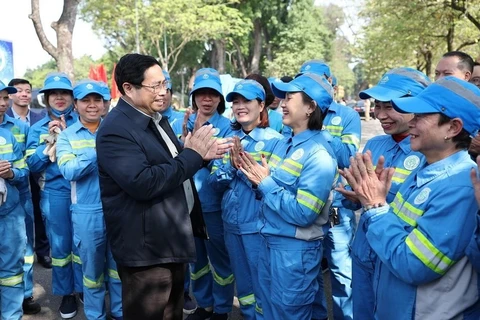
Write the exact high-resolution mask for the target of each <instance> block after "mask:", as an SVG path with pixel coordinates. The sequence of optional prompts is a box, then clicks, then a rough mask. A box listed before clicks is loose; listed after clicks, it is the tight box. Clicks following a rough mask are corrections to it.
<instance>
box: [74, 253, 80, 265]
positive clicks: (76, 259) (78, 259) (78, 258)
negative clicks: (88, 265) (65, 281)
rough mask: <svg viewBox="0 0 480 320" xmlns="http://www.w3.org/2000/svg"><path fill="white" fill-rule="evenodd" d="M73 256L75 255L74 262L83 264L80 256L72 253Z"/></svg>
mask: <svg viewBox="0 0 480 320" xmlns="http://www.w3.org/2000/svg"><path fill="white" fill-rule="evenodd" d="M72 256H73V262H75V263H76V264H82V260H81V259H80V257H79V256H77V255H74V254H72Z"/></svg>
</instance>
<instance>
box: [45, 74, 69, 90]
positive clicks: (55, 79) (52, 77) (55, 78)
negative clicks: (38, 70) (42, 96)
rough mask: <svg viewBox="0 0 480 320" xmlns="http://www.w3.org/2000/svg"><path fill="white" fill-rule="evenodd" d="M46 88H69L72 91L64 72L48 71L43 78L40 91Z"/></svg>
mask: <svg viewBox="0 0 480 320" xmlns="http://www.w3.org/2000/svg"><path fill="white" fill-rule="evenodd" d="M48 90H70V91H73V87H72V82H71V81H70V79H69V78H68V76H67V75H66V74H65V73H62V72H55V73H50V74H48V75H47V77H46V78H45V82H44V83H43V88H42V89H41V90H40V92H45V91H48Z"/></svg>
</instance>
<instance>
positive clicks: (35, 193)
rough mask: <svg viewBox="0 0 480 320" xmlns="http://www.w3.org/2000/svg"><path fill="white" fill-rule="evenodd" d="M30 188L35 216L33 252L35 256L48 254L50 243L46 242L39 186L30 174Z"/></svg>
mask: <svg viewBox="0 0 480 320" xmlns="http://www.w3.org/2000/svg"><path fill="white" fill-rule="evenodd" d="M30 189H31V191H32V203H33V216H34V218H35V220H34V221H35V222H34V224H35V253H36V254H37V257H45V256H50V243H49V242H48V238H47V232H46V231H45V224H44V222H43V218H42V212H41V211H40V187H39V186H38V184H37V183H36V182H35V180H34V179H33V178H32V176H30Z"/></svg>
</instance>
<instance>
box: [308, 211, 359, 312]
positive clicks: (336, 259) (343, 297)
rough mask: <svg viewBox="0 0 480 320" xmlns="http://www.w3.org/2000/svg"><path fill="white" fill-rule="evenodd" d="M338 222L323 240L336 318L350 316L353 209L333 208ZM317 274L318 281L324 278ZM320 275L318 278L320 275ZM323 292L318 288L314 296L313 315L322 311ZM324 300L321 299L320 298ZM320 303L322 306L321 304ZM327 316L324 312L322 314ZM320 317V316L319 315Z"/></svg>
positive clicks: (351, 304) (351, 309) (351, 306)
mask: <svg viewBox="0 0 480 320" xmlns="http://www.w3.org/2000/svg"><path fill="white" fill-rule="evenodd" d="M336 209H337V210H338V214H339V216H340V224H338V225H335V226H333V227H332V228H330V229H329V231H328V233H327V234H326V235H325V238H324V240H323V245H324V248H325V251H324V252H325V258H326V259H327V261H328V267H329V269H330V279H331V283H332V296H333V317H334V319H335V320H352V319H353V303H352V257H351V253H350V244H351V242H352V238H353V234H354V230H355V225H356V223H355V213H354V212H353V211H352V210H349V209H346V208H336ZM322 277H323V276H322V275H321V274H320V275H319V281H323V278H322ZM320 278H321V279H320ZM324 296H325V295H324V293H321V292H319V294H318V295H317V298H316V299H315V300H316V302H315V305H316V308H315V309H316V310H317V308H318V309H319V310H320V311H318V312H317V311H314V318H316V319H317V316H318V315H321V314H323V313H324V311H325V310H324V309H323V306H324V305H325V303H324V302H323V301H324V299H325V298H324ZM321 300H323V301H321ZM320 306H321V307H320ZM325 317H326V316H325ZM318 318H320V317H318Z"/></svg>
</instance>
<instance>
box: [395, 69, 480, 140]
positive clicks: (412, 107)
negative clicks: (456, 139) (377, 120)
mask: <svg viewBox="0 0 480 320" xmlns="http://www.w3.org/2000/svg"><path fill="white" fill-rule="evenodd" d="M392 104H393V107H394V108H395V110H397V111H398V112H400V113H415V114H425V113H442V114H444V115H446V116H447V117H449V118H451V119H453V118H460V119H462V121H463V128H464V129H465V130H466V131H467V132H468V133H469V134H470V135H471V136H472V137H474V136H476V135H477V133H478V131H479V129H480V89H479V88H477V86H475V85H474V84H472V83H469V82H466V81H464V80H461V79H458V78H455V77H452V76H448V77H444V78H441V79H439V80H437V81H435V82H434V83H432V84H431V85H429V86H428V87H427V88H426V89H425V90H423V91H422V92H420V93H419V94H418V95H417V96H415V97H404V98H398V99H393V100H392Z"/></svg>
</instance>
